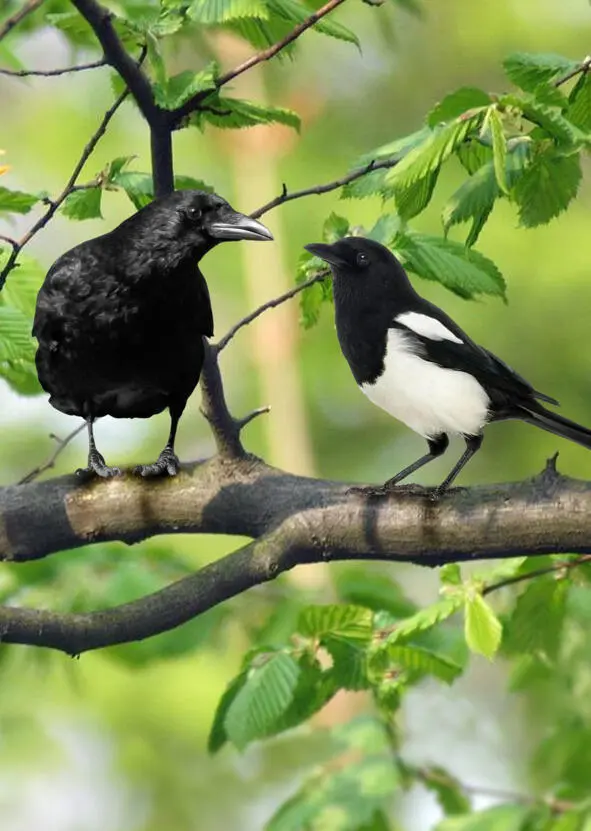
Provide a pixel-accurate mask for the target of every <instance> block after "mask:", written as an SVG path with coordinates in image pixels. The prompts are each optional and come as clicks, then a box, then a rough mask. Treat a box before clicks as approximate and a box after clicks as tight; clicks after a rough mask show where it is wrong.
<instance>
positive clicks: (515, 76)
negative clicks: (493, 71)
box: [503, 52, 578, 92]
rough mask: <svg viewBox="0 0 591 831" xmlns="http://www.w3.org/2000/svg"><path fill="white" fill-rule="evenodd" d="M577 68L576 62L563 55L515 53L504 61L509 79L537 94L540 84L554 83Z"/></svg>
mask: <svg viewBox="0 0 591 831" xmlns="http://www.w3.org/2000/svg"><path fill="white" fill-rule="evenodd" d="M577 66H578V64H577V62H576V61H572V60H570V59H569V58H565V57H563V56H562V55H552V54H540V53H536V54H531V53H528V52H514V53H513V54H511V55H509V56H508V57H507V58H505V60H504V61H503V67H504V69H505V72H506V73H507V77H508V78H509V79H510V80H511V81H513V83H514V84H515V85H516V86H518V87H521V89H524V90H526V91H527V92H535V90H536V89H537V87H539V86H540V84H547V83H549V82H551V81H554V80H556V79H557V78H559V77H560V76H561V75H566V74H567V73H568V72H571V71H572V70H573V69H576V68H577Z"/></svg>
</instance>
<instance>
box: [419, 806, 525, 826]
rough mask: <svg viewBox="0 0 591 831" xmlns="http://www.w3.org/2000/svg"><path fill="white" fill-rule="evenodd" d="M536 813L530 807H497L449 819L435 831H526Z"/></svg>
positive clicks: (441, 823)
mask: <svg viewBox="0 0 591 831" xmlns="http://www.w3.org/2000/svg"><path fill="white" fill-rule="evenodd" d="M535 812H536V809H535V808H532V807H531V806H529V805H523V804H518V805H511V804H507V805H496V806H495V807H494V808H487V809H486V810H484V811H478V812H477V813H473V814H464V815H462V816H452V817H447V818H446V819H444V820H443V821H442V822H440V823H439V824H438V825H437V826H436V827H435V831H525V829H526V824H527V823H528V821H529V819H530V818H531V817H532V815H533V814H534V813H535Z"/></svg>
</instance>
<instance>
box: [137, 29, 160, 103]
mask: <svg viewBox="0 0 591 831" xmlns="http://www.w3.org/2000/svg"><path fill="white" fill-rule="evenodd" d="M141 28H143V27H141ZM143 34H144V36H145V38H146V47H147V49H148V60H149V62H150V66H151V67H152V69H153V70H154V77H155V79H156V84H155V85H154V93H155V96H156V94H157V93H156V89H157V88H158V87H160V88H165V87H166V67H165V66H164V59H163V57H162V51H161V49H160V41H159V39H158V38H157V37H156V36H155V34H154V33H153V32H150V31H145V32H144V33H143Z"/></svg>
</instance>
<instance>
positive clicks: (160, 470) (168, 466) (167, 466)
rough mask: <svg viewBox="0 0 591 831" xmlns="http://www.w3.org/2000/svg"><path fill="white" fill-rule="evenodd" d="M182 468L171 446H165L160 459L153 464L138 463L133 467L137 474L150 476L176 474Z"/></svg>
mask: <svg viewBox="0 0 591 831" xmlns="http://www.w3.org/2000/svg"><path fill="white" fill-rule="evenodd" d="M180 469H181V463H180V462H179V460H178V456H177V455H176V453H175V452H174V450H171V449H170V447H165V448H164V450H163V451H162V453H161V454H160V455H159V456H158V459H157V460H156V461H155V462H153V463H152V464H151V465H137V467H135V468H134V469H133V472H134V473H135V474H136V476H144V477H145V478H150V477H153V476H176V475H177V473H178V472H179V470H180Z"/></svg>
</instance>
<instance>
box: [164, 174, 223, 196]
mask: <svg viewBox="0 0 591 831" xmlns="http://www.w3.org/2000/svg"><path fill="white" fill-rule="evenodd" d="M174 186H175V189H176V190H202V191H205V193H213V190H214V189H213V187H212V186H211V185H208V184H207V183H206V182H204V181H203V179H195V178H193V176H183V175H182V174H179V175H178V176H175V177H174Z"/></svg>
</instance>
